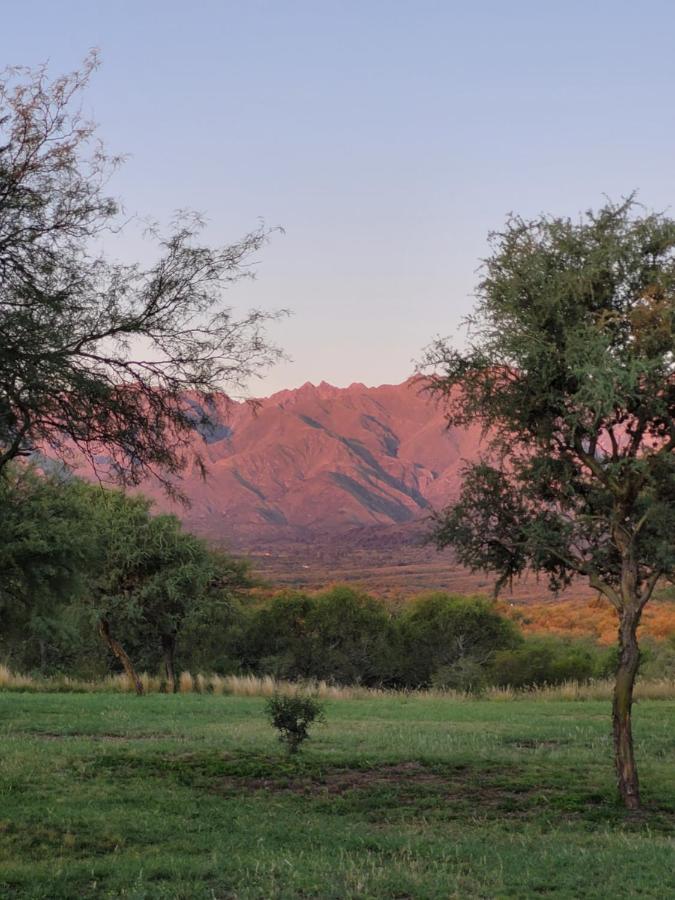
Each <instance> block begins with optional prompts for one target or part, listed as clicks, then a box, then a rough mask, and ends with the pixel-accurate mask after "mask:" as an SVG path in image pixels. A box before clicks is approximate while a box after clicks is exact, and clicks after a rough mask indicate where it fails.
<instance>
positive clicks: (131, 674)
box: [98, 619, 144, 697]
mask: <svg viewBox="0 0 675 900" xmlns="http://www.w3.org/2000/svg"><path fill="white" fill-rule="evenodd" d="M98 633H99V634H100V635H101V637H102V638H103V640H104V641H105V642H106V644H107V645H108V647H110V651H111V653H112V654H113V656H115V657H116V658H117V659H118V660H119V661H120V662H121V663H122V665H123V666H124V671H125V672H126V673H127V677H128V678H129V680H130V681H131V683H132V684H133V686H134V688H135V690H136V693H137V694H138V696H139V697H141V696H143V693H144V691H143V683H142V682H141V679H140V678H139V677H138V675H137V674H136V669H134V665H133V663H132V662H131V660H130V659H129V657H128V655H127V652H126V650H125V649H124V647H123V646H122V645H121V644H120V642H119V641H116V640H115V638H114V637H113V636H112V635H111V634H110V623H109V622H108V620H107V619H101V620H100V621H99V623H98Z"/></svg>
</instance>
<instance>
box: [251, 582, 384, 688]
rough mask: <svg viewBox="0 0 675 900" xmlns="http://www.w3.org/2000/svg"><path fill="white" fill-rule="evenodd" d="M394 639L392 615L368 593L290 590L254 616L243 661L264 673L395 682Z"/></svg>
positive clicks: (338, 680)
mask: <svg viewBox="0 0 675 900" xmlns="http://www.w3.org/2000/svg"><path fill="white" fill-rule="evenodd" d="M396 641H397V632H396V629H395V626H394V622H393V619H392V616H391V615H390V613H389V612H388V610H387V609H386V607H385V606H384V604H383V603H382V602H381V601H379V600H376V599H375V598H374V597H370V596H369V595H368V594H364V593H362V592H360V591H357V590H354V589H353V588H350V587H336V588H333V589H331V590H329V591H325V592H323V593H321V594H317V595H316V596H307V595H306V594H302V593H299V592H296V591H286V592H284V593H283V594H279V595H278V596H276V597H274V598H273V599H272V600H271V601H270V602H269V603H267V604H265V605H264V606H261V607H259V608H258V609H256V610H254V611H253V613H252V614H251V617H250V621H249V626H248V629H247V633H246V635H245V637H244V640H243V644H242V646H241V659H242V664H243V668H244V669H249V670H251V671H253V672H255V673H256V674H260V675H272V676H273V677H275V678H284V679H285V678H288V679H291V680H294V679H310V678H315V679H319V680H326V681H332V682H336V683H339V684H364V685H368V686H372V685H376V684H387V683H392V682H393V679H394V674H395V672H396V670H397V667H398V659H397V650H396Z"/></svg>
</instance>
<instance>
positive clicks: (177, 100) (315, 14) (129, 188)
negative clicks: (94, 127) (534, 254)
mask: <svg viewBox="0 0 675 900" xmlns="http://www.w3.org/2000/svg"><path fill="white" fill-rule="evenodd" d="M0 8H1V9H2V28H1V29H0V63H5V64H21V65H29V66H34V65H38V64H40V63H43V62H45V61H48V62H49V66H50V72H53V73H54V74H55V75H58V74H60V73H62V72H64V71H70V70H72V69H73V68H75V67H77V65H78V63H79V62H80V61H81V60H82V59H83V57H84V56H85V54H86V53H87V51H88V50H89V49H90V48H92V47H98V48H99V49H100V52H101V58H102V66H101V68H100V69H99V71H98V72H97V73H96V74H95V76H94V78H93V81H92V84H91V86H90V88H89V89H88V91H87V95H86V98H85V107H86V109H87V111H88V112H89V113H90V114H91V115H92V116H93V117H94V118H95V119H96V121H97V122H99V123H100V135H101V136H102V137H103V139H104V140H105V142H106V144H107V146H108V148H109V149H110V150H111V151H113V152H120V153H125V154H128V156H127V160H126V162H125V164H124V166H123V167H122V168H121V169H120V171H119V172H118V173H117V174H116V176H115V178H114V181H113V184H112V185H111V189H112V192H113V193H114V194H115V195H116V196H118V197H120V198H121V199H122V200H123V202H124V205H125V209H126V210H127V212H128V213H129V214H138V215H139V216H148V217H150V218H152V219H154V220H156V221H158V222H160V223H162V222H166V221H168V220H169V219H170V217H171V215H172V212H173V211H174V210H176V209H182V208H190V209H195V210H198V211H200V212H201V213H203V214H204V215H205V216H206V218H207V220H208V231H207V234H208V238H209V240H210V241H212V242H213V243H221V242H222V243H228V242H234V241H236V240H237V238H239V237H240V236H242V235H243V234H245V233H246V232H248V231H250V230H251V229H253V228H255V227H256V225H257V224H258V222H259V220H260V219H262V220H264V221H265V222H266V223H267V224H268V225H269V226H276V225H280V226H282V227H283V229H284V233H283V234H282V233H280V232H279V233H275V234H274V235H273V237H272V240H271V242H270V243H269V244H268V245H267V246H266V247H264V248H263V249H262V250H261V251H260V252H259V254H258V256H257V266H256V272H257V278H256V280H255V281H250V282H246V283H239V284H238V285H236V286H235V287H234V288H233V289H232V290H231V292H230V294H229V296H228V297H227V302H228V304H231V305H232V306H234V307H235V309H238V310H241V311H243V310H245V309H247V308H249V307H262V308H266V309H279V308H290V309H291V310H292V313H293V314H292V316H291V317H289V318H288V319H286V320H285V321H283V322H282V323H279V324H276V325H274V326H273V327H272V329H271V331H270V337H271V338H272V339H273V340H274V341H275V342H276V343H278V344H280V345H281V346H282V347H283V348H284V350H285V351H286V352H287V353H288V354H289V356H290V357H291V358H292V360H291V361H289V362H285V363H282V364H280V365H278V366H276V367H275V368H274V369H273V370H272V371H271V372H270V373H269V374H268V375H266V377H264V378H263V379H262V381H259V382H256V383H254V384H252V385H251V392H252V393H253V394H254V395H257V396H263V395H267V394H270V393H272V392H274V391H277V390H280V389H282V388H291V387H296V386H299V385H301V384H303V383H304V382H306V381H312V382H314V383H318V382H320V381H322V380H325V381H328V382H330V383H332V384H335V385H338V386H346V385H348V384H350V383H351V382H355V381H357V382H364V383H366V384H369V385H376V384H382V383H395V382H399V381H402V380H403V379H404V378H406V377H407V376H408V375H410V374H411V373H412V371H413V368H414V363H415V360H419V359H420V357H421V356H422V353H423V349H424V347H425V346H426V345H427V344H428V343H429V342H430V341H431V340H432V339H433V338H434V337H435V336H437V335H442V336H448V337H449V338H451V339H452V340H454V341H456V342H458V343H461V341H462V335H463V331H462V328H461V321H462V318H463V317H464V316H465V315H466V314H467V313H468V312H469V311H470V310H471V307H472V305H473V299H472V290H473V287H474V286H475V284H476V282H477V278H478V276H477V269H478V266H479V264H480V260H481V259H482V258H484V257H485V256H486V255H487V253H488V244H487V235H488V232H489V231H490V230H493V229H498V228H499V227H500V226H501V225H502V224H503V222H504V220H505V218H506V216H507V215H508V214H509V213H510V212H515V213H519V214H522V215H524V216H526V217H529V216H536V215H537V214H539V213H541V212H549V213H553V214H556V215H570V216H573V217H577V216H578V215H579V214H580V212H582V211H583V210H586V209H588V208H590V207H598V206H599V205H601V204H602V203H603V202H604V201H605V199H606V198H607V197H609V198H611V199H614V200H616V199H620V198H621V197H622V196H625V195H627V194H629V193H630V192H632V191H635V190H637V191H638V192H639V193H638V197H639V200H640V201H641V202H642V203H643V204H645V206H646V207H648V208H651V209H658V210H660V211H664V210H665V211H668V210H670V211H671V212H672V210H673V205H674V204H675V106H674V105H673V102H672V98H673V93H674V90H673V89H674V88H675V4H673V3H672V2H670V0H661V2H656V0H643V2H641V3H635V2H634V0H632V2H623V0H611V2H605V0H597V2H593V0H585V2H578V0H566V2H564V3H562V2H558V3H553V2H551V3H545V2H541V0H537V2H530V0H509V2H505V0H500V2H487V0H473V2H471V3H469V2H453V0H445V2H434V0H297V2H296V0H237V2H231V0H211V2H209V0H191V2H190V3H186V2H185V0H134V2H129V0H115V2H110V0H108V2H105V3H104V2H100V0H86V2H69V0H59V2H58V3H55V2H53V0H23V2H22V3H16V2H11V0H0ZM114 252H115V253H116V254H122V255H123V257H124V258H125V259H139V260H141V261H145V260H147V259H150V257H151V254H152V248H151V246H149V245H148V241H147V239H144V238H143V235H142V232H141V230H140V229H136V230H134V229H133V228H132V229H131V230H130V231H129V233H128V234H126V235H125V237H124V238H123V240H122V244H121V249H120V247H117V248H116V249H115V250H114Z"/></svg>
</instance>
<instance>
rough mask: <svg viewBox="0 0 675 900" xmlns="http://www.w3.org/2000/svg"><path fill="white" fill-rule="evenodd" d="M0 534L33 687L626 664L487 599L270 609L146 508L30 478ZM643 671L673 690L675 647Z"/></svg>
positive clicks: (9, 484)
mask: <svg viewBox="0 0 675 900" xmlns="http://www.w3.org/2000/svg"><path fill="white" fill-rule="evenodd" d="M0 527H1V528H2V533H3V542H2V545H1V547H0V554H2V555H1V557H0V566H1V569H0V660H1V661H3V662H6V663H8V664H10V665H11V666H12V667H13V668H14V669H19V670H21V671H24V672H31V673H39V674H42V675H55V674H67V675H72V676H76V677H81V678H88V679H92V678H93V679H95V678H100V677H103V676H105V675H107V674H109V673H110V672H111V671H113V672H114V671H120V670H121V669H126V670H127V673H128V674H129V675H130V677H131V678H132V679H135V678H137V675H136V673H137V672H139V671H148V672H152V673H156V672H159V673H161V675H162V677H163V678H164V680H165V684H166V689H167V690H173V689H174V688H175V685H176V673H177V672H178V671H180V670H182V669H187V670H190V671H203V672H212V673H218V674H222V675H226V674H246V673H251V674H255V675H272V676H275V677H276V678H282V679H290V680H302V679H319V680H325V681H328V682H335V683H338V684H362V685H365V686H386V687H391V688H406V689H412V688H424V687H437V688H451V689H455V690H462V691H475V692H480V690H481V689H483V688H485V687H487V686H489V685H503V686H506V685H509V686H511V687H516V688H519V687H524V686H528V685H537V684H544V683H547V684H557V683H560V682H564V681H568V680H577V681H586V680H590V679H593V678H602V677H606V676H608V675H610V674H612V673H613V671H614V668H615V666H616V651H615V650H614V649H613V648H612V649H607V648H602V647H599V646H597V645H595V644H593V643H592V642H591V641H583V640H569V639H564V638H559V637H553V636H547V637H544V636H542V637H531V636H530V637H524V636H523V635H522V634H521V632H520V631H519V629H518V627H517V625H516V624H515V623H514V622H513V621H511V620H510V619H508V618H506V617H505V616H504V615H503V614H502V613H501V612H500V611H499V609H498V608H497V606H496V605H495V604H493V603H491V602H490V601H488V600H486V599H484V598H479V597H457V596H452V595H448V594H444V593H435V594H428V595H425V596H422V597H419V598H416V599H414V600H412V601H410V602H408V603H406V604H403V605H401V606H400V607H396V606H392V605H387V604H384V603H383V602H381V601H379V600H377V599H376V598H374V597H372V596H369V595H368V594H366V593H364V592H362V591H359V590H355V589H353V588H348V587H336V588H332V589H330V590H327V591H325V592H323V593H319V594H313V595H308V594H305V593H302V592H296V591H287V592H283V593H280V594H277V595H274V596H272V597H270V596H267V595H262V594H261V591H260V589H259V586H257V585H256V582H255V579H254V577H253V576H252V573H251V572H250V570H249V568H248V567H247V565H246V564H245V563H244V562H242V561H240V560H237V559H234V558H233V557H231V556H229V555H228V554H226V553H224V552H222V551H217V550H214V549H213V548H211V547H209V545H208V544H207V543H206V542H205V541H203V540H202V539H200V538H198V537H196V536H195V535H193V534H190V533H188V532H186V531H184V530H183V529H182V527H181V524H180V522H179V521H178V519H177V518H175V517H174V516H169V515H152V513H151V508H150V504H149V502H148V501H147V500H146V499H144V498H143V497H138V496H134V497H131V496H128V495H125V494H124V493H122V492H121V491H117V490H102V489H101V488H100V487H99V486H97V485H90V484H85V483H83V482H80V481H78V480H75V479H72V478H67V479H64V478H60V477H58V476H56V475H52V476H44V475H41V474H38V473H36V472H35V471H33V470H31V469H30V468H26V467H17V468H15V469H14V470H12V472H11V473H10V476H9V477H7V478H4V479H2V480H0ZM643 666H644V668H645V672H646V674H649V675H651V676H663V675H669V676H672V675H673V674H675V643H673V642H670V643H668V642H666V643H663V644H653V645H651V646H650V647H648V648H647V649H646V651H645V653H644V661H643Z"/></svg>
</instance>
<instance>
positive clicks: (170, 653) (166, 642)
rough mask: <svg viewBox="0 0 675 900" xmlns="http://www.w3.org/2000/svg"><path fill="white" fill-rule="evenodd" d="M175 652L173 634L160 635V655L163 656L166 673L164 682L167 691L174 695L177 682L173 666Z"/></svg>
mask: <svg viewBox="0 0 675 900" xmlns="http://www.w3.org/2000/svg"><path fill="white" fill-rule="evenodd" d="M175 652H176V638H175V636H174V635H173V634H163V635H162V654H163V656H164V670H165V672H166V680H167V684H168V685H169V691H170V692H171V693H172V694H175V693H176V690H177V688H178V681H177V679H176V667H175V664H174V655H175Z"/></svg>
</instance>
